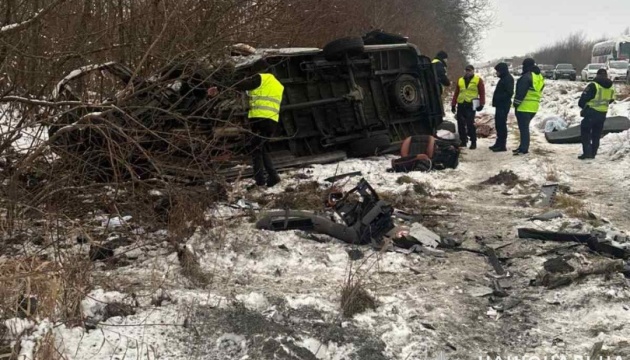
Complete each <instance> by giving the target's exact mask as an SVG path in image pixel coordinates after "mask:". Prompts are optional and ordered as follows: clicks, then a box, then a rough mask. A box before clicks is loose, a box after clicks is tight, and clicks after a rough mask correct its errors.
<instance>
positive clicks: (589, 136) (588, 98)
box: [578, 69, 615, 160]
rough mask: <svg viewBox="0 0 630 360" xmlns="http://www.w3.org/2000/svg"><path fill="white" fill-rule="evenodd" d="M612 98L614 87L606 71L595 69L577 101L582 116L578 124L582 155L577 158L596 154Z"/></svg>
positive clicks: (613, 97) (590, 157)
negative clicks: (595, 71) (591, 79)
mask: <svg viewBox="0 0 630 360" xmlns="http://www.w3.org/2000/svg"><path fill="white" fill-rule="evenodd" d="M614 99H615V89H614V88H613V82H612V81H611V80H610V79H609V78H608V72H607V71H606V69H599V70H597V75H596V76H595V79H593V82H591V83H590V84H588V85H587V86H586V88H585V89H584V91H583V92H582V96H580V100H579V101H578V106H579V107H580V108H582V112H581V113H580V115H582V116H584V119H583V120H582V122H581V124H580V135H581V137H582V155H580V156H578V159H580V160H585V159H594V158H595V155H597V149H599V139H600V138H601V136H602V130H603V129H604V122H605V121H606V113H607V112H608V104H610V103H612V102H613V101H615V100H614Z"/></svg>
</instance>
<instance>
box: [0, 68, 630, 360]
mask: <svg viewBox="0 0 630 360" xmlns="http://www.w3.org/2000/svg"><path fill="white" fill-rule="evenodd" d="M484 76H485V79H486V83H487V94H488V103H489V100H490V97H491V95H492V92H493V90H494V86H495V85H496V79H495V78H493V77H492V76H490V75H489V74H488V73H484ZM584 86H585V84H584V83H580V82H568V81H550V80H546V88H545V91H544V100H543V102H542V107H541V111H540V113H539V114H538V115H537V116H536V118H535V119H534V122H533V124H532V132H533V136H532V146H531V151H530V154H528V155H527V156H519V157H515V156H512V154H511V152H504V153H492V152H491V151H490V150H488V146H489V145H491V144H492V143H493V141H494V139H480V141H479V147H478V149H477V150H467V149H466V150H464V153H463V155H462V159H461V163H460V166H459V167H458V168H457V169H454V170H445V171H436V172H428V173H422V172H414V173H410V174H408V176H409V177H410V178H411V179H412V181H414V182H416V183H426V184H430V187H431V192H432V194H433V195H436V194H439V195H440V196H439V199H440V200H439V201H441V202H443V204H444V206H443V208H442V209H438V210H442V212H441V214H444V212H443V211H445V210H448V212H449V214H448V215H450V216H438V217H437V220H436V221H434V222H433V224H432V226H433V229H434V230H435V231H436V233H438V234H440V235H441V236H442V237H452V238H456V239H458V240H460V241H462V242H463V243H462V246H461V248H462V250H459V251H453V250H445V251H443V252H442V253H439V254H435V253H422V254H417V253H414V254H404V253H398V252H383V251H377V250H372V249H370V248H368V247H357V246H350V245H347V244H344V243H341V242H338V241H335V240H332V241H327V242H318V241H314V240H313V239H311V238H309V237H308V236H306V235H305V234H303V233H301V232H298V231H288V232H269V231H261V230H257V229H255V227H254V223H253V222H251V220H250V219H249V218H248V217H247V216H240V215H245V214H247V213H248V211H249V210H247V209H244V210H243V209H235V208H233V207H229V206H227V205H228V204H220V205H218V206H217V208H214V209H208V212H207V215H208V216H209V217H212V218H213V219H216V220H217V221H216V223H215V226H214V227H213V228H211V229H198V230H197V231H196V232H195V234H194V235H192V236H191V237H190V238H187V239H182V241H183V242H184V243H185V246H186V248H187V249H189V250H190V251H191V252H192V253H193V254H194V255H195V256H196V257H197V259H198V261H199V265H200V268H201V270H202V271H203V273H205V274H207V275H208V276H209V277H210V278H211V279H210V281H209V282H208V283H207V285H206V286H200V285H198V284H196V283H195V282H192V281H190V280H189V279H187V278H186V277H184V276H182V275H181V270H182V264H181V263H180V258H179V257H178V255H177V254H176V253H174V252H171V251H170V250H168V249H169V247H168V246H166V243H165V242H164V241H165V240H166V238H167V237H168V236H167V235H168V234H166V231H165V229H153V230H152V231H151V232H145V231H136V234H141V235H136V236H135V237H134V238H133V239H134V241H135V243H134V244H133V245H129V246H127V247H122V248H120V249H117V250H116V251H117V254H118V253H121V254H125V256H126V257H127V258H129V259H132V260H133V261H131V264H130V265H128V266H122V267H118V268H114V269H111V268H105V267H104V266H102V264H100V265H97V268H96V270H95V272H94V274H95V275H94V277H95V279H96V280H100V281H101V283H102V284H107V286H105V285H100V287H98V286H97V288H96V289H95V290H93V291H91V292H90V293H89V294H86V296H85V298H84V300H83V301H82V302H81V311H82V312H83V314H84V316H85V318H86V319H87V320H88V322H89V323H91V324H92V326H91V327H90V329H89V330H88V329H86V328H84V327H78V326H74V327H73V326H71V325H69V324H65V325H64V324H60V323H52V322H51V321H50V320H49V319H41V318H36V319H31V320H20V319H9V320H7V321H6V325H7V327H8V328H9V330H10V333H12V334H13V336H14V338H15V336H17V334H20V333H22V336H21V337H20V338H19V341H20V342H21V345H22V346H21V355H22V357H21V359H30V358H32V356H33V350H34V349H35V348H36V346H37V344H39V343H41V341H42V339H44V338H45V335H46V334H47V333H52V334H53V336H54V338H53V339H54V344H55V347H56V349H58V351H59V353H60V355H61V358H63V359H73V360H87V359H89V360H100V359H217V360H219V359H243V360H244V359H313V360H315V359H320V360H342V359H361V360H378V359H400V360H414V359H416V360H418V359H429V358H431V359H433V358H436V357H438V356H439V354H443V355H444V356H445V357H447V358H460V359H468V358H475V359H476V358H479V357H484V358H485V357H486V356H490V357H491V358H493V359H494V358H495V357H496V356H502V358H504V359H505V358H507V356H512V357H514V356H518V357H519V358H520V357H521V356H539V357H540V358H542V356H548V357H549V358H550V357H551V356H552V355H564V356H566V357H567V358H569V357H570V358H573V357H574V356H578V355H579V356H585V355H587V354H590V352H591V349H592V347H593V346H594V344H595V343H597V342H600V341H601V342H603V351H605V352H603V353H602V354H606V355H609V356H622V357H624V358H625V357H627V356H630V344H629V343H628V340H629V339H630V327H629V326H628V324H629V323H630V287H629V285H630V283H629V282H628V280H627V279H625V278H624V276H623V275H622V274H620V273H612V274H608V275H591V276H585V277H584V278H582V279H579V280H577V281H575V282H573V283H572V284H570V285H568V286H564V287H559V288H556V289H548V288H546V287H544V286H533V285H532V282H533V280H534V279H536V278H537V276H538V275H539V272H540V271H542V269H543V264H544V263H545V261H546V260H548V259H551V258H555V257H559V256H562V257H563V258H564V259H565V260H567V261H569V262H570V263H572V264H577V265H576V266H587V265H589V264H594V263H597V262H598V261H601V260H602V257H601V256H599V255H596V254H593V253H590V252H588V251H587V249H586V247H570V248H567V244H562V243H553V242H541V241H533V240H522V239H518V238H517V235H516V234H517V231H516V229H517V228H519V227H530V228H538V229H550V230H565V231H570V230H573V231H591V230H593V229H595V228H597V229H600V230H602V231H604V232H606V233H608V235H609V237H614V236H615V235H618V236H617V237H616V238H615V239H616V241H619V242H623V241H625V240H626V239H625V238H624V236H623V235H624V234H625V231H627V230H630V222H629V221H628V218H627V214H628V211H629V210H630V208H629V207H630V205H629V204H630V179H629V178H628V176H627V174H629V173H630V135H629V133H628V132H625V133H621V134H611V135H608V136H606V137H605V138H604V139H603V140H602V148H601V156H598V158H597V159H595V160H588V161H580V160H578V159H577V155H579V154H580V153H581V148H580V145H577V144H576V145H552V144H548V143H546V142H545V138H544V134H543V132H542V129H544V125H542V124H543V123H544V121H545V120H546V119H549V118H552V117H555V118H561V119H562V120H564V121H565V122H566V123H567V124H570V125H576V124H579V121H580V118H579V108H578V107H577V100H578V98H579V95H580V93H581V91H582V89H583V87H584ZM447 108H448V107H447ZM493 111H494V109H493V108H492V107H490V106H489V104H488V106H486V108H485V109H484V110H483V111H482V112H481V114H479V116H480V117H482V116H486V115H488V114H493ZM629 112H630V103H628V102H621V103H615V104H614V105H613V106H612V107H611V110H610V113H609V116H610V115H623V116H628V115H629ZM447 120H454V119H453V115H452V114H450V113H449V114H447ZM515 128H516V127H515V119H514V116H513V114H511V115H510V139H509V146H510V147H511V148H512V149H513V148H515V147H516V134H515V133H516V130H515ZM392 158H393V156H384V157H374V158H368V159H349V160H346V161H343V162H340V163H338V164H328V165H315V166H312V167H309V168H306V169H300V170H294V171H291V172H288V173H285V174H283V175H282V177H283V181H282V183H281V184H279V185H278V186H276V187H274V188H272V189H268V190H265V191H263V192H250V191H247V190H245V185H247V184H246V183H243V184H238V185H237V188H236V190H235V193H234V194H233V196H234V197H235V198H239V197H244V198H248V199H250V200H256V199H257V198H264V197H273V196H274V194H279V193H282V192H283V191H284V189H286V188H288V187H295V186H296V185H298V184H300V183H303V182H307V181H317V182H318V183H319V184H320V187H321V188H325V187H326V186H327V183H326V182H325V181H324V179H325V178H327V177H329V176H332V175H335V174H342V173H347V172H353V171H361V172H362V176H363V177H364V178H365V179H366V180H367V181H368V182H369V183H370V184H371V185H372V186H373V187H374V188H375V189H376V190H377V191H378V192H381V193H384V192H386V193H390V194H407V195H406V196H420V195H414V192H413V183H408V181H406V182H407V183H403V184H399V182H397V180H398V179H399V178H400V177H401V174H395V173H388V172H386V169H387V168H388V167H390V164H391V159H392ZM502 170H511V171H513V172H514V173H515V174H516V175H518V177H519V179H520V180H521V183H520V184H519V185H517V186H515V187H509V186H504V185H491V186H482V185H480V183H481V182H483V181H485V180H487V179H488V178H490V177H492V176H494V175H497V174H498V173H499V172H500V171H502ZM358 179H359V178H358V177H355V178H350V179H346V180H343V181H342V182H341V187H342V188H343V189H344V190H348V189H350V188H352V187H353V186H354V185H355V184H356V182H357V181H358ZM551 182H557V183H559V184H561V185H565V186H566V187H568V188H569V189H570V192H569V194H573V196H574V197H576V198H579V200H580V201H582V202H583V204H584V207H585V209H587V210H590V211H591V212H592V213H593V214H595V216H596V217H597V218H598V219H600V220H602V221H599V220H598V221H590V222H589V221H587V220H585V219H577V218H573V217H571V216H570V214H565V216H564V217H563V218H560V219H555V220H553V221H550V222H542V221H539V220H530V217H531V216H533V215H536V214H539V213H543V212H545V211H546V209H542V208H540V207H537V206H536V205H532V204H535V202H534V200H535V199H536V197H537V195H538V193H539V192H540V186H542V185H544V184H546V183H551ZM409 194H411V195H409ZM264 211H265V210H263V211H262V212H264ZM561 211H562V210H561ZM429 218H430V216H428V217H427V219H429ZM127 220H128V221H127V222H128V226H131V227H132V228H135V227H137V226H136V225H135V224H134V219H127ZM606 222H609V223H606ZM105 226H107V224H105ZM135 230H138V229H135ZM66 242H67V244H68V248H67V251H68V253H73V252H74V253H85V252H86V247H85V246H82V245H81V244H77V243H76V241H75V240H74V239H73V238H70V237H68V239H67V240H66ZM486 247H491V248H494V249H496V252H497V256H498V257H499V259H500V260H501V261H502V264H503V267H504V268H505V269H506V270H507V272H508V274H509V276H502V277H501V276H498V275H497V274H496V273H495V272H494V271H493V267H492V266H491V265H490V264H489V263H488V262H487V261H486V258H485V256H482V255H480V254H479V251H481V250H483V249H484V248H486ZM561 248H564V249H561ZM350 250H359V251H360V252H361V254H362V256H363V257H362V258H361V259H359V260H351V259H350V257H349V251H350ZM6 259H7V257H6V256H3V255H2V254H0V263H2V261H4V260H6ZM350 277H352V279H353V280H354V281H360V283H361V284H362V286H364V287H365V289H366V290H367V291H368V293H369V294H371V295H372V296H373V297H374V298H375V299H376V308H375V309H372V310H368V311H366V312H363V313H360V314H357V315H355V316H353V317H351V318H347V317H344V316H343V315H342V312H341V309H340V303H341V300H340V298H341V293H342V290H343V288H344V284H346V283H347V282H348V279H349V278H350ZM96 280H95V283H96V284H97V285H98V284H99V281H96ZM497 281H498V282H500V284H501V286H502V288H503V289H504V290H505V291H506V293H507V294H503V295H497V294H492V293H493V292H492V286H493V283H494V282H497ZM112 302H115V303H120V304H125V305H126V306H128V307H130V308H133V310H134V312H135V313H134V314H132V315H116V314H115V316H105V314H107V313H108V310H106V305H107V304H108V303H112ZM110 315H111V314H110Z"/></svg>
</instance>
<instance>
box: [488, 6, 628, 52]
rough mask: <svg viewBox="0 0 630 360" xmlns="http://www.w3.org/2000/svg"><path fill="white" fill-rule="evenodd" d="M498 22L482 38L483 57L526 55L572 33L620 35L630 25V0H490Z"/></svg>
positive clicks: (589, 36) (591, 36)
mask: <svg viewBox="0 0 630 360" xmlns="http://www.w3.org/2000/svg"><path fill="white" fill-rule="evenodd" d="M490 1H491V2H492V3H493V6H494V13H495V18H496V23H497V24H496V26H495V27H494V28H492V29H489V30H488V31H486V34H485V36H484V39H483V40H482V41H481V42H480V49H479V50H480V51H479V60H481V61H489V60H494V59H498V58H501V57H507V56H518V55H524V54H526V53H528V52H532V51H534V50H536V49H538V48H540V47H542V46H544V45H551V44H553V43H554V42H555V41H557V40H561V39H563V38H566V37H567V36H568V35H569V34H571V33H576V32H579V31H582V32H584V34H585V35H586V37H587V38H589V39H599V38H600V37H602V36H604V35H606V36H608V37H616V36H618V35H620V34H621V33H623V31H624V29H626V28H627V27H629V26H630V0H601V1H599V0H490Z"/></svg>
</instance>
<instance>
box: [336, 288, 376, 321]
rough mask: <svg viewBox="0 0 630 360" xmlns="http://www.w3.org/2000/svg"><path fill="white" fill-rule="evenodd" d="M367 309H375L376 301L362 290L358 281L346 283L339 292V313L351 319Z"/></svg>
mask: <svg viewBox="0 0 630 360" xmlns="http://www.w3.org/2000/svg"><path fill="white" fill-rule="evenodd" d="M368 309H372V310H373V309H376V300H375V299H374V297H373V296H372V295H370V293H369V292H367V290H365V288H363V286H362V284H361V282H360V281H348V282H347V283H346V284H345V286H344V288H343V289H342V290H341V311H342V313H343V316H345V317H348V318H350V317H353V316H354V315H356V314H361V313H363V312H365V311H366V310H368Z"/></svg>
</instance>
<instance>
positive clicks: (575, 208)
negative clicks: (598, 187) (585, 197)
mask: <svg viewBox="0 0 630 360" xmlns="http://www.w3.org/2000/svg"><path fill="white" fill-rule="evenodd" d="M585 206H586V205H585V204H584V202H583V201H582V200H580V199H578V198H576V197H573V196H571V195H567V194H557V195H556V197H555V201H554V203H553V207H554V208H556V209H562V210H564V212H566V214H567V215H569V216H573V217H576V218H587V217H588V215H587V212H586V208H585Z"/></svg>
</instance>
